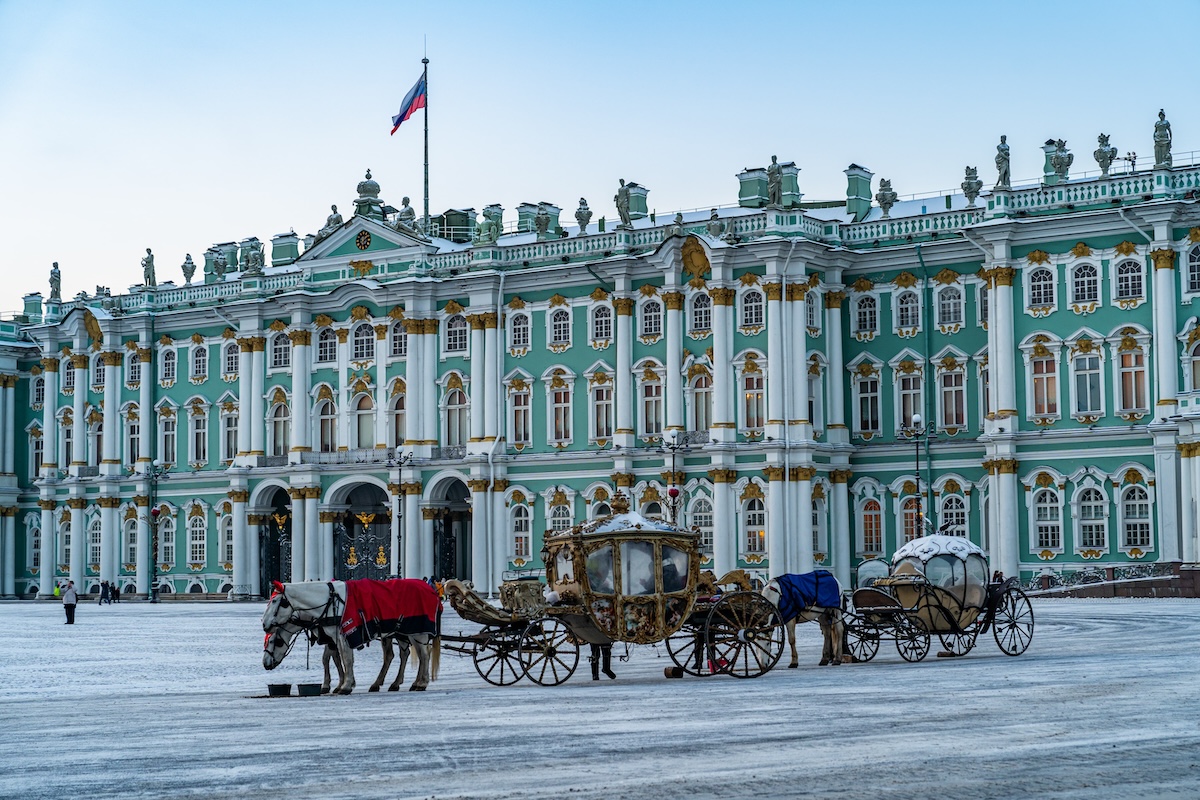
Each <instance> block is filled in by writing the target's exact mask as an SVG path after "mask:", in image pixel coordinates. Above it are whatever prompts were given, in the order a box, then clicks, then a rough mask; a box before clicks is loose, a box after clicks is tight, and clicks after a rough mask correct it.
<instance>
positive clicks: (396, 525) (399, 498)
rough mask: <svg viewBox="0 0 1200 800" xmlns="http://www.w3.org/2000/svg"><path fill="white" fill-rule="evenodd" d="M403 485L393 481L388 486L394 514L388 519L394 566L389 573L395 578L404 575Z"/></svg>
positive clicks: (389, 500) (389, 501)
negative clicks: (401, 527) (401, 532)
mask: <svg viewBox="0 0 1200 800" xmlns="http://www.w3.org/2000/svg"><path fill="white" fill-rule="evenodd" d="M402 491H403V489H402V487H401V486H400V484H398V483H393V484H390V485H389V486H388V507H389V508H391V510H392V514H391V517H390V518H389V519H388V522H389V523H390V524H389V528H390V530H389V531H388V532H389V534H390V536H391V543H390V544H391V549H390V551H389V555H388V557H389V558H390V559H391V564H392V568H391V570H390V571H389V573H388V574H389V575H390V576H391V577H394V578H400V577H403V575H402V573H401V565H402V564H403V562H404V551H403V550H401V549H400V542H401V538H400V526H401V525H402V524H403V521H404V505H403V501H404V495H403V494H401V492H402Z"/></svg>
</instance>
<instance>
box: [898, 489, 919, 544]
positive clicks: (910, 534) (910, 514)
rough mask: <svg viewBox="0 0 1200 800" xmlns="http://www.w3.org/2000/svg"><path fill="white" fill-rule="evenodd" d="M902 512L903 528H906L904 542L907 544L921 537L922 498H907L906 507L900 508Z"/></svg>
mask: <svg viewBox="0 0 1200 800" xmlns="http://www.w3.org/2000/svg"><path fill="white" fill-rule="evenodd" d="M900 511H901V515H902V523H903V524H902V527H903V528H904V542H905V543H906V544H907V543H908V542H911V541H912V540H913V539H916V538H917V537H918V536H920V535H921V500H920V498H917V497H909V498H906V499H905V501H904V505H902V506H901V507H900Z"/></svg>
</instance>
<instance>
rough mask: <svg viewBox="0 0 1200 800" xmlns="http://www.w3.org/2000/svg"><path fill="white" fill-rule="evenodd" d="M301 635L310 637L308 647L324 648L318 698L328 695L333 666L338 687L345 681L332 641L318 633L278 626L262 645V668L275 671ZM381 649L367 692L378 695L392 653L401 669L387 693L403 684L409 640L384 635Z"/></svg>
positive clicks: (293, 625)
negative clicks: (374, 675)
mask: <svg viewBox="0 0 1200 800" xmlns="http://www.w3.org/2000/svg"><path fill="white" fill-rule="evenodd" d="M301 633H303V634H305V635H306V636H311V638H310V641H309V644H310V645H311V644H324V648H323V650H322V653H321V667H322V671H323V673H324V676H323V679H322V681H321V694H329V692H330V686H331V684H332V676H331V672H330V669H329V666H330V664H332V665H333V666H334V667H335V668H336V669H337V673H338V684H339V685H340V684H341V683H342V681H343V679H344V677H345V674H346V670H345V668H344V667H343V666H342V659H341V657H340V656H339V655H338V651H337V645H336V644H335V643H334V642H333V641H327V640H325V636H324V635H323V634H322V633H321V632H320V631H319V630H317V629H313V630H312V631H306V630H305V629H304V628H303V627H302V626H300V625H296V624H292V623H289V624H287V625H280V626H279V627H278V628H276V629H275V633H274V634H270V633H268V634H267V635H266V637H265V640H264V642H263V666H264V667H266V668H267V669H268V670H271V669H275V667H277V666H279V664H280V663H281V662H282V661H283V659H284V658H285V657H286V656H287V654H288V653H289V652H291V650H292V647H293V646H294V643H295V641H296V637H297V636H299V635H300V634H301ZM379 641H380V643H381V645H382V646H383V666H382V667H380V668H379V675H378V677H376V678H375V682H374V683H373V684H371V688H370V689H367V691H368V692H378V691H379V690H380V689H381V688H382V687H383V682H384V680H385V679H386V678H387V672H388V669H389V668H390V667H391V665H392V659H393V658H395V651H399V655H400V669H399V670H397V671H396V680H394V681H392V685H391V686H389V687H388V691H389V692H398V691H400V686H401V685H402V684H403V683H404V670H405V667H406V665H407V664H408V652H409V650H410V649H411V648H412V645H411V644H410V643H409V641H408V637H407V636H405V635H404V634H391V633H389V634H385V635H384V636H381V637H380V638H379Z"/></svg>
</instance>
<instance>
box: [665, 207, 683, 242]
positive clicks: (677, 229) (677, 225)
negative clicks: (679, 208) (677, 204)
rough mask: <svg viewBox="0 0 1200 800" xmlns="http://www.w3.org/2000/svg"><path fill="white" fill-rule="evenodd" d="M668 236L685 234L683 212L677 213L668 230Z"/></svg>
mask: <svg viewBox="0 0 1200 800" xmlns="http://www.w3.org/2000/svg"><path fill="white" fill-rule="evenodd" d="M667 235H668V236H683V213H682V212H679V213H677V214H675V219H674V221H672V222H671V227H670V229H669V230H668V231H667Z"/></svg>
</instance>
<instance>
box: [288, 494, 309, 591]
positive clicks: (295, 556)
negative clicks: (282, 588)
mask: <svg viewBox="0 0 1200 800" xmlns="http://www.w3.org/2000/svg"><path fill="white" fill-rule="evenodd" d="M288 497H290V498H291V499H292V503H291V506H292V580H293V581H305V580H308V572H307V571H306V570H305V563H306V561H307V558H308V543H307V542H306V541H305V535H304V534H305V533H306V532H307V530H308V529H307V527H306V526H305V524H304V519H305V514H304V510H305V509H304V490H303V489H297V488H291V489H288Z"/></svg>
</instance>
